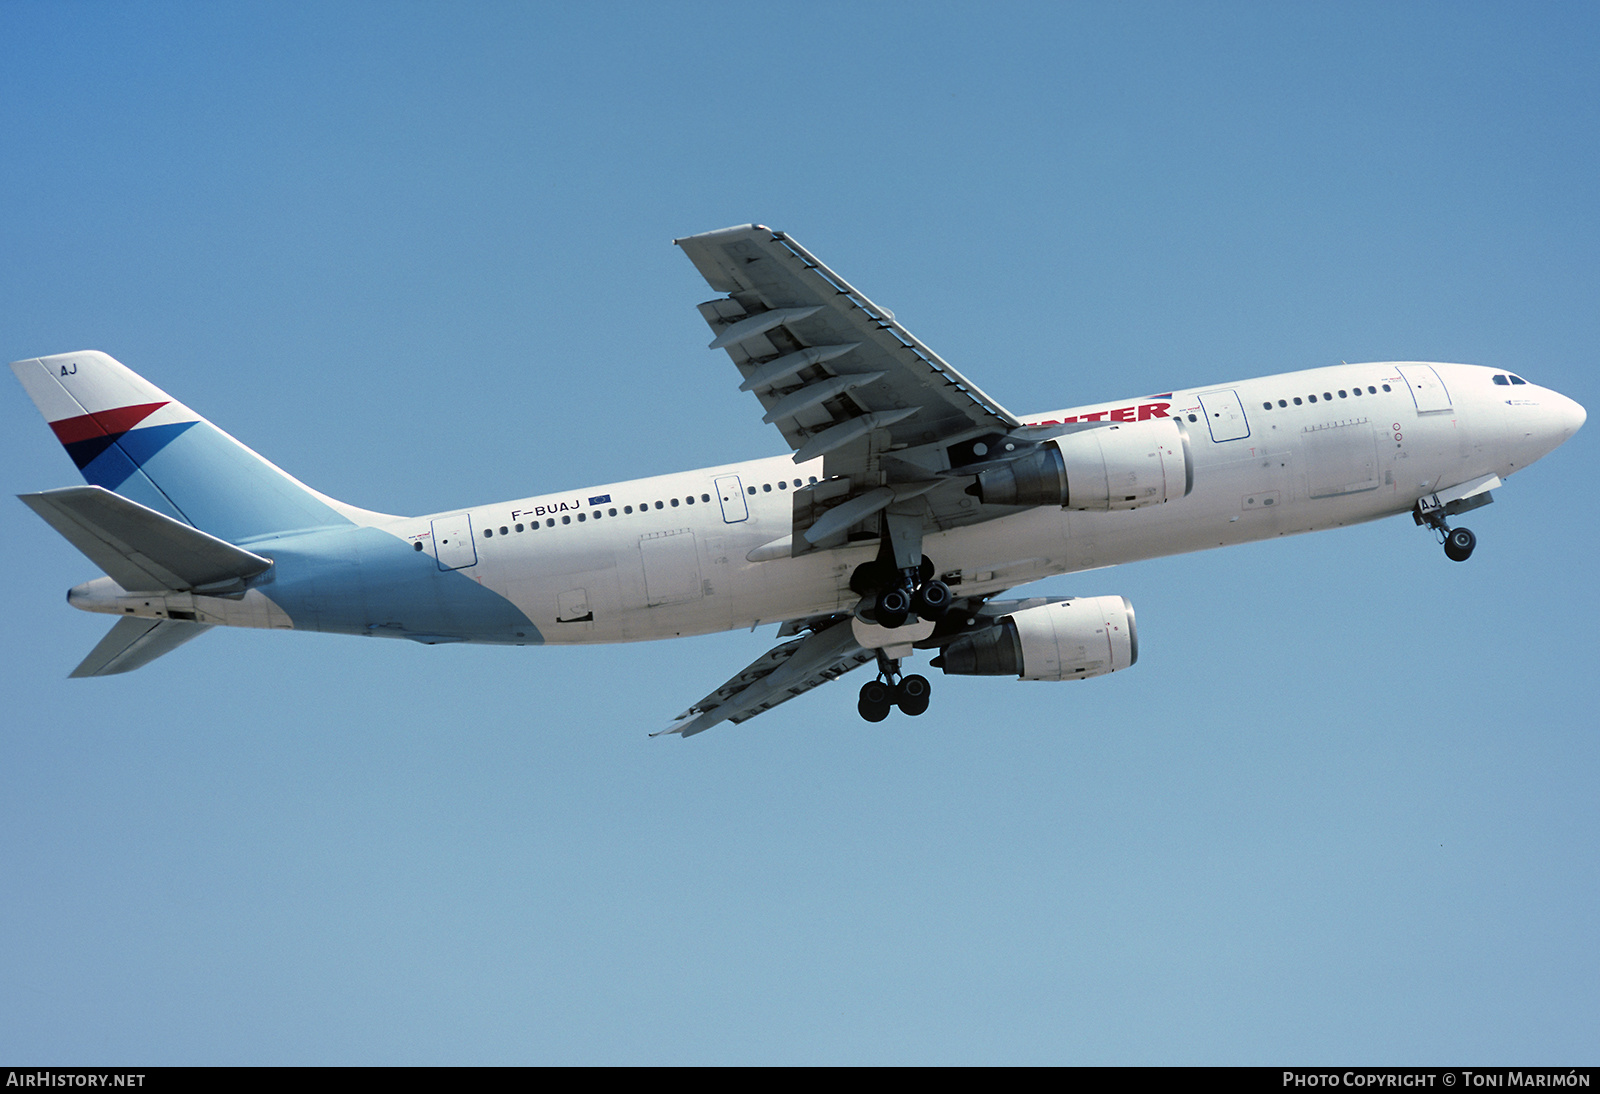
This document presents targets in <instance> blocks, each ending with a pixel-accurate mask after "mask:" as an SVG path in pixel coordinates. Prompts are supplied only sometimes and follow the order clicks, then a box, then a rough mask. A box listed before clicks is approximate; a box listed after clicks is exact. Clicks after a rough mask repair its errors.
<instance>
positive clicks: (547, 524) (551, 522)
mask: <svg viewBox="0 0 1600 1094" xmlns="http://www.w3.org/2000/svg"><path fill="white" fill-rule="evenodd" d="M544 526H545V527H546V528H554V527H555V526H556V518H555V517H551V518H550V519H549V520H547V521H545V522H544Z"/></svg>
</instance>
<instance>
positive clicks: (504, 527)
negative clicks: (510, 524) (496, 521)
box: [500, 524, 509, 536]
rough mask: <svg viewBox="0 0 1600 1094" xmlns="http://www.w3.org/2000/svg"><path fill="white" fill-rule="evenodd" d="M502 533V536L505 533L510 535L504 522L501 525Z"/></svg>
mask: <svg viewBox="0 0 1600 1094" xmlns="http://www.w3.org/2000/svg"><path fill="white" fill-rule="evenodd" d="M500 534H501V535H502V536H503V535H508V534H509V533H508V532H507V531H506V526H505V525H504V524H502V525H501V526H500Z"/></svg>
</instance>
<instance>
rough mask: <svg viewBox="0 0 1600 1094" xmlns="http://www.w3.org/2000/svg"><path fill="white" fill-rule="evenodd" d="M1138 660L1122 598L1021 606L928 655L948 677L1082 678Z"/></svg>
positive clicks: (1130, 620)
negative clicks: (936, 652)
mask: <svg viewBox="0 0 1600 1094" xmlns="http://www.w3.org/2000/svg"><path fill="white" fill-rule="evenodd" d="M1138 659H1139V631H1138V628H1137V627H1136V626H1135V624H1134V618H1133V605H1132V604H1130V603H1128V598H1127V597H1125V596H1091V597H1072V598H1069V599H1064V600H1056V601H1052V602H1049V603H1045V604H1039V605H1036V606H1034V607H1030V608H1023V609H1021V610H1020V611H1016V612H1013V613H1012V614H1010V615H1006V616H1001V617H1000V619H998V620H997V621H996V622H995V623H994V624H993V625H992V626H989V627H985V628H984V629H982V630H978V631H972V632H970V633H968V634H963V635H961V636H960V637H959V638H957V639H956V640H955V641H953V642H951V643H950V644H949V645H947V646H945V648H944V652H943V653H942V654H940V656H938V657H936V658H934V660H933V664H934V665H935V666H937V667H938V668H941V669H943V670H944V671H945V673H946V674H948V675H952V676H1010V675H1012V674H1015V675H1016V676H1018V677H1019V678H1021V679H1023V680H1087V679H1089V678H1090V677H1091V676H1104V675H1105V674H1106V673H1108V672H1116V671H1117V670H1118V669H1125V668H1127V667H1128V666H1129V665H1131V664H1133V663H1134V662H1135V661H1137V660H1138Z"/></svg>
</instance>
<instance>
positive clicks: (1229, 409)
mask: <svg viewBox="0 0 1600 1094" xmlns="http://www.w3.org/2000/svg"><path fill="white" fill-rule="evenodd" d="M1200 405H1201V407H1203V408H1204V409H1205V412H1206V425H1207V426H1209V427H1210V429H1211V439H1212V440H1214V441H1242V440H1244V438H1246V437H1248V436H1250V423H1249V421H1248V420H1246V418H1245V416H1244V405H1243V404H1241V403H1240V402H1239V393H1238V392H1237V391H1231V390H1230V391H1212V392H1208V393H1207V394H1205V395H1202V396H1200Z"/></svg>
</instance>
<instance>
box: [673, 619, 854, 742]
mask: <svg viewBox="0 0 1600 1094" xmlns="http://www.w3.org/2000/svg"><path fill="white" fill-rule="evenodd" d="M812 622H813V623H814V624H815V626H816V629H814V630H812V632H811V633H810V634H808V635H806V636H804V637H803V638H795V639H791V640H790V641H788V642H785V643H783V644H782V645H780V646H774V647H773V648H772V649H770V650H768V651H767V652H766V653H764V654H762V655H761V656H760V657H758V658H756V659H755V661H753V662H751V663H750V664H749V665H747V666H745V668H744V669H743V671H741V672H740V673H738V675H736V676H734V678H733V679H731V680H729V681H728V682H727V683H725V684H723V685H722V686H721V687H720V688H718V689H717V690H716V691H713V692H712V693H711V694H710V695H707V696H706V697H705V698H704V699H701V700H700V701H699V702H698V703H696V704H694V706H692V707H690V708H689V709H688V710H686V711H684V712H683V713H682V714H680V715H678V717H677V718H676V719H674V720H673V723H672V724H671V725H670V726H668V727H667V728H666V729H663V730H660V731H658V732H656V733H652V734H651V736H652V737H659V736H661V735H662V734H670V733H677V734H681V735H683V736H685V737H692V736H694V735H695V734H696V733H703V732H704V731H706V730H708V729H710V728H711V727H712V726H714V725H716V724H718V723H719V722H734V723H736V724H737V723H739V722H744V721H748V720H749V719H751V718H754V717H755V716H756V715H757V714H760V713H762V712H763V711H768V710H771V709H772V708H773V707H775V706H777V705H778V704H779V703H784V702H787V701H789V700H790V699H793V698H794V697H795V696H796V695H802V694H804V693H805V692H808V691H810V690H811V689H812V688H814V687H817V686H818V685H820V684H826V683H827V682H828V681H829V680H836V679H838V678H839V677H841V676H843V675H844V674H845V673H847V672H849V671H850V670H851V669H853V668H857V667H859V666H861V665H865V664H867V663H868V662H869V661H873V660H875V659H876V657H877V655H876V654H874V653H873V652H872V651H871V650H866V649H862V648H861V646H860V645H859V644H857V642H856V639H855V633H854V632H853V631H852V630H851V627H850V617H849V616H847V615H841V616H836V617H835V616H829V617H824V618H823V619H820V620H815V621H812ZM785 629H787V628H785Z"/></svg>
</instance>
